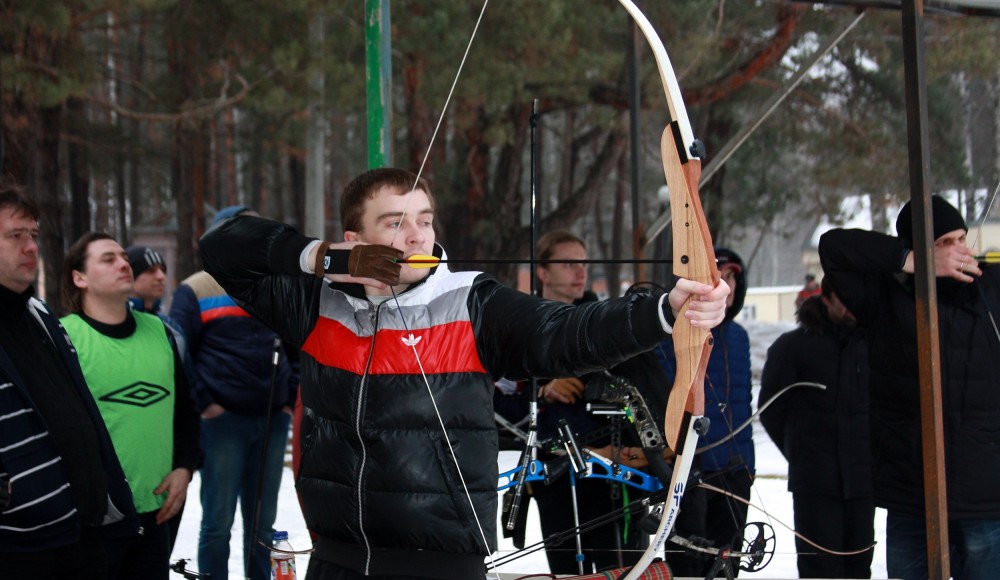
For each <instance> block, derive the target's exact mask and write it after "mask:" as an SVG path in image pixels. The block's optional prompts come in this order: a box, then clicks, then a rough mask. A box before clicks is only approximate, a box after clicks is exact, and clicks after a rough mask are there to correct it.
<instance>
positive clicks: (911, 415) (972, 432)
mask: <svg viewBox="0 0 1000 580" xmlns="http://www.w3.org/2000/svg"><path fill="white" fill-rule="evenodd" d="M931 208H932V210H933V214H934V217H933V219H934V234H933V235H934V251H933V256H934V271H935V274H936V276H937V303H938V304H937V305H938V320H937V323H938V329H939V336H940V341H941V361H940V367H941V390H942V403H943V410H942V416H943V419H944V442H945V464H946V480H947V484H946V487H947V492H948V519H949V521H948V537H949V543H950V552H951V563H952V575H953V576H954V578H955V579H956V580H985V579H988V578H995V577H996V572H995V562H996V556H997V554H1000V453H997V449H998V448H1000V429H998V428H997V426H998V425H1000V388H998V387H1000V385H998V384H997V377H1000V332H998V331H997V325H996V319H997V317H998V316H1000V270H998V269H996V268H986V269H983V268H980V266H979V264H978V263H977V261H976V258H975V254H974V253H973V251H972V249H970V248H969V247H968V246H967V245H966V233H967V230H968V228H967V226H966V224H965V220H964V219H962V216H961V214H960V213H959V212H958V210H956V209H955V208H954V207H952V206H951V205H950V204H949V203H948V202H946V201H945V200H944V199H942V198H940V197H937V196H934V197H932V204H931ZM896 231H897V232H898V233H899V237H898V238H894V237H891V236H888V235H885V234H881V233H877V232H869V231H862V230H842V229H837V230H832V231H830V232H827V233H826V234H824V235H823V237H822V238H821V239H820V244H819V255H820V260H821V261H822V264H823V271H824V272H826V276H827V277H828V279H829V280H830V282H831V283H832V286H833V288H834V289H835V290H836V292H837V294H838V295H839V296H840V299H841V301H842V302H843V303H844V305H845V306H846V307H847V308H848V309H849V310H850V311H851V312H853V313H854V315H855V316H856V317H857V320H858V324H859V326H861V327H862V328H863V329H864V330H865V331H867V332H868V336H869V341H870V345H871V351H870V362H871V436H872V464H873V474H872V475H873V485H874V493H875V504H876V505H877V506H879V507H883V508H885V509H886V510H887V511H888V520H887V525H886V564H887V568H888V572H889V576H890V577H892V578H902V579H903V580H913V579H924V578H927V577H928V576H927V538H926V533H925V528H926V523H925V521H924V485H923V458H922V455H921V417H920V385H919V374H918V373H919V371H918V358H917V357H918V356H919V354H920V353H919V352H918V350H917V330H916V298H915V290H914V278H913V250H912V248H913V234H912V232H913V230H912V209H911V207H910V204H909V203H907V204H906V205H905V206H904V207H903V210H902V211H901V212H900V214H899V218H898V220H897V222H896Z"/></svg>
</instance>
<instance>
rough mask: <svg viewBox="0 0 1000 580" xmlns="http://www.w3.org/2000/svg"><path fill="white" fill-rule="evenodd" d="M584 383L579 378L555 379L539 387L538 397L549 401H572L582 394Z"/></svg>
mask: <svg viewBox="0 0 1000 580" xmlns="http://www.w3.org/2000/svg"><path fill="white" fill-rule="evenodd" d="M583 390H584V384H583V382H582V381H581V380H580V379H577V378H568V379H555V380H553V381H552V382H550V383H549V384H547V385H545V386H543V387H542V389H541V393H540V394H539V398H541V399H544V400H545V401H547V402H549V403H566V404H567V405H569V404H571V403H573V402H574V401H576V400H577V399H579V398H580V397H582V396H583Z"/></svg>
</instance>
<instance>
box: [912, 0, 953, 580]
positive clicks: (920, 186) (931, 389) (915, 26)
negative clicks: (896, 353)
mask: <svg viewBox="0 0 1000 580" xmlns="http://www.w3.org/2000/svg"><path fill="white" fill-rule="evenodd" d="M902 14H903V19H902V20H903V63H904V68H905V78H904V84H905V87H904V89H905V93H906V127H907V133H908V139H907V141H908V142H909V147H908V149H909V166H910V200H911V202H912V204H913V250H914V251H913V258H914V262H913V263H914V280H915V282H916V291H917V299H916V310H917V313H916V316H917V348H918V352H919V353H920V356H919V359H920V360H919V370H920V375H919V376H920V415H921V425H922V428H921V443H922V445H923V462H924V465H923V468H924V472H923V473H924V512H925V514H926V516H925V517H926V525H927V568H928V574H929V578H930V580H947V579H948V578H949V577H950V576H951V574H950V562H949V558H948V505H947V490H946V487H945V462H944V435H943V434H944V424H943V420H942V417H941V345H940V342H939V338H938V328H937V322H938V308H937V286H936V281H935V275H934V239H933V235H934V234H933V232H934V228H933V226H932V224H931V217H932V215H931V210H930V208H931V196H930V190H929V186H928V183H929V179H928V177H929V175H930V156H929V154H928V151H927V141H928V139H927V89H926V86H927V85H926V82H927V80H926V62H925V55H924V5H923V0H906V1H905V2H903V11H902Z"/></svg>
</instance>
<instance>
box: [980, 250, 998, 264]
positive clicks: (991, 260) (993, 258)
mask: <svg viewBox="0 0 1000 580" xmlns="http://www.w3.org/2000/svg"><path fill="white" fill-rule="evenodd" d="M976 259H977V260H979V261H980V262H985V263H987V264H1000V252H986V253H985V254H983V255H981V256H976Z"/></svg>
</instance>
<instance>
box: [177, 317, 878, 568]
mask: <svg viewBox="0 0 1000 580" xmlns="http://www.w3.org/2000/svg"><path fill="white" fill-rule="evenodd" d="M741 324H743V325H744V326H745V327H746V329H747V331H748V332H749V334H750V340H751V355H752V357H753V362H752V365H753V371H754V376H755V377H759V376H760V371H761V368H763V365H764V360H765V357H766V354H767V348H768V347H769V346H770V345H771V343H772V342H773V341H774V339H775V338H777V337H778V336H779V335H780V334H781V333H783V332H786V331H788V330H791V329H792V328H794V325H793V324H790V323H780V324H762V323H753V322H742V323H741ZM758 402H759V401H758V397H757V393H756V392H755V393H754V404H755V405H756V404H757V403H758ZM753 430H754V431H753V438H754V446H755V448H756V455H757V479H756V480H755V482H754V485H753V489H752V492H751V493H752V498H751V502H752V503H753V504H754V506H756V507H751V508H750V514H749V517H748V518H747V520H748V521H761V522H767V523H770V524H771V526H772V527H773V528H774V533H775V536H776V538H777V544H776V550H775V555H774V558H773V559H772V560H771V563H770V564H769V565H768V566H767V567H765V568H764V569H763V570H761V571H760V572H755V573H747V572H740V578H759V579H763V578H773V579H783V578H798V571H797V568H796V564H795V538H794V535H793V534H792V532H791V531H790V530H789V529H788V528H786V527H785V525H787V526H789V527H791V526H792V525H793V515H792V496H791V494H789V493H788V491H787V484H788V481H787V479H788V478H787V474H788V464H787V463H786V462H785V459H784V457H782V455H781V453H780V452H778V450H777V448H776V447H775V446H774V444H773V443H772V442H771V439H770V438H769V437H768V436H767V433H765V432H764V428H763V427H762V426H761V425H760V423H759V422H755V423H754V427H753ZM517 459H518V454H517V453H516V452H506V451H505V452H502V453H501V456H500V461H499V463H500V470H501V471H503V470H505V469H509V468H511V467H513V466H514V464H516V462H517ZM289 463H290V458H289ZM199 490H200V479H199V477H198V475H195V477H194V480H193V481H192V482H191V486H190V488H189V489H188V502H187V507H186V508H185V511H184V518H183V520H182V521H181V528H180V532H179V534H178V538H177V545H176V546H175V547H174V552H173V556H172V558H171V561H172V562H173V561H175V560H177V559H178V558H184V559H187V560H189V562H188V568H189V569H197V557H198V526H199V524H200V521H201V505H200V501H199V499H198V498H199ZM278 501H279V508H278V517H277V521H276V522H275V529H276V530H286V531H288V536H289V541H290V542H291V544H292V546H293V547H294V548H295V549H297V550H301V549H305V548H308V547H309V546H310V545H311V541H310V539H309V534H308V532H307V531H306V528H305V523H304V521H303V519H302V512H301V510H300V509H299V504H298V501H297V500H296V497H295V488H294V482H293V480H292V472H291V469H290V468H287V467H286V468H285V473H284V477H283V479H282V482H281V492H280V497H279V500H278ZM530 505H531V509H530V511H529V513H528V536H527V538H526V542H525V543H526V544H527V545H530V544H532V543H534V542H537V541H540V540H541V533H540V531H539V530H540V528H539V524H538V516H537V513H536V512H535V511H534V503H531V504H530ZM761 509H763V510H765V511H766V512H767V513H763V512H762V511H761ZM498 522H499V520H498ZM242 529H243V523H242V521H241V519H240V515H239V510H237V514H236V521H235V523H234V524H233V540H234V541H233V542H231V546H232V551H231V554H230V559H229V577H230V578H231V579H233V580H235V579H238V578H243V563H242V562H243V553H242V549H241V547H240V543H241V542H240V539H241V538H242V533H243V532H242ZM497 529H500V525H499V523H498V526H497ZM532 532H534V533H532ZM875 539H876V541H877V542H878V545H876V547H875V554H874V561H873V562H872V578H886V571H885V546H884V539H885V512H884V511H882V510H878V512H877V513H876V517H875ZM499 546H500V552H499V554H497V555H495V556H494V557H499V556H502V555H505V554H507V553H510V552H512V551H514V547H513V546H512V545H511V543H510V541H508V540H504V539H502V538H501V540H500V543H499ZM668 548H669V544H668ZM308 563H309V556H308V555H299V556H296V567H297V568H298V577H299V578H305V571H306V567H307V566H308ZM499 571H500V572H502V573H510V574H513V575H515V576H516V575H522V574H528V573H540V572H547V571H548V565H547V563H546V560H545V554H544V552H542V551H539V552H537V553H535V554H531V555H529V556H526V557H524V558H521V559H519V560H516V561H514V562H511V563H510V564H508V565H505V566H501V567H500V569H499ZM172 577H174V578H180V576H177V575H172ZM213 580H218V579H213Z"/></svg>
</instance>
